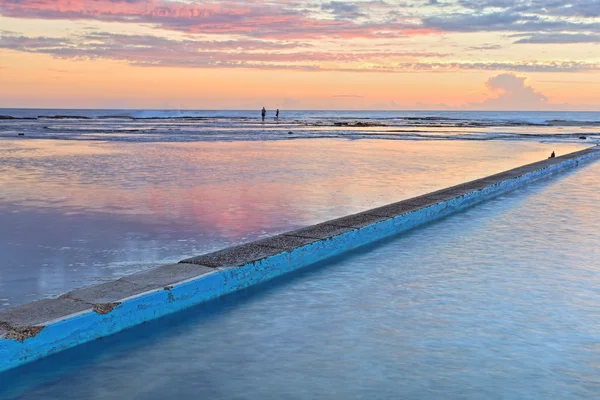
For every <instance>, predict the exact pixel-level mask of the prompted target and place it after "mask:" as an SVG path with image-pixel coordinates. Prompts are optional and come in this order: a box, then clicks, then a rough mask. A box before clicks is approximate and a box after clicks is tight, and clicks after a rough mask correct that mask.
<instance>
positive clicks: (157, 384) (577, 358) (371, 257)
mask: <svg viewBox="0 0 600 400" xmlns="http://www.w3.org/2000/svg"><path fill="white" fill-rule="evenodd" d="M599 174H600V162H596V163H594V164H589V165H587V166H586V167H584V168H580V169H577V170H574V171H573V172H570V173H567V174H564V175H561V176H557V177H554V178H551V179H548V180H545V181H542V182H539V183H536V184H534V185H531V186H529V187H527V188H523V189H521V190H519V191H517V192H513V193H510V194H508V195H504V196H502V197H499V198H496V199H494V200H491V201H488V202H486V203H484V204H482V205H480V206H477V207H475V208H472V209H470V210H468V211H466V212H463V213H460V214H457V215H454V216H452V217H450V218H446V219H444V220H442V221H438V222H437V223H434V224H430V225H428V226H426V227H423V228H422V229H417V230H414V231H412V232H410V233H409V234H405V235H402V236H400V237H398V238H395V239H393V240H389V241H387V242H386V243H383V244H379V245H377V246H372V247H370V248H367V249H363V250H361V251H358V252H354V253H353V254H350V255H347V256H346V257H343V258H339V259H337V260H334V261H329V262H326V263H322V264H321V265H319V266H315V267H313V268H309V269H307V270H305V271H300V272H299V273H295V274H292V275H291V276H286V277H282V278H281V279H279V280H277V281H275V282H272V283H270V284H266V285H262V286H261V287H258V288H254V289H251V290H247V291H245V292H243V293H238V294H235V295H232V296H228V297H226V298H224V299H221V300H218V301H215V302H212V303H209V304H206V305H204V306H201V307H197V308H194V309H192V310H189V311H188V312H184V313H180V314H177V315H174V316H170V317H168V318H165V319H163V320H159V321H154V322H153V323H150V324H147V325H143V326H140V327H138V328H135V329H133V330H130V331H128V332H125V333H123V334H119V335H115V336H113V337H111V338H107V339H105V340H103V341H99V342H96V343H94V344H91V345H86V346H82V347H80V348H77V349H73V350H72V351H69V352H66V353H63V354H61V355H58V356H55V357H51V358H48V359H46V360H43V361H42V362H40V363H37V364H33V365H29V366H27V367H25V368H24V369H21V370H19V371H13V372H12V373H10V374H8V375H0V388H4V392H2V391H1V390H0V397H1V396H2V394H5V395H6V396H9V395H12V396H13V398H16V399H45V398H61V399H80V398H89V399H113V398H139V399H165V398H182V399H183V398H186V399H187V398H210V399H232V398H240V399H242V398H243V399H282V398H286V399H287V398H290V399H332V398H333V399H358V398H362V399H364V398H368V399H371V398H377V399H380V398H390V399H440V398H443V399H446V398H448V399H574V398H581V399H591V398H598V394H599V393H600V379H599V377H600V364H599V363H598V360H599V359H600V351H599V347H598V343H600V318H599V317H600V316H599V313H598V310H599V309H600V235H599V234H598V222H599V221H600V207H598V206H597V204H598V201H599V200H600V197H599V193H600V180H598V175H599ZM3 383H4V385H2V384H3ZM9 383H10V384H9Z"/></svg>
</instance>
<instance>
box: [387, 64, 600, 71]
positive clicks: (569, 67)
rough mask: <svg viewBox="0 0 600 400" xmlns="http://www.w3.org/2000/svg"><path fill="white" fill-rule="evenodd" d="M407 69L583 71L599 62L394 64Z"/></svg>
mask: <svg viewBox="0 0 600 400" xmlns="http://www.w3.org/2000/svg"><path fill="white" fill-rule="evenodd" d="M396 68H397V69H400V70H407V71H426V72H449V71H450V72H451V71H461V70H479V71H513V72H585V71H598V70H600V64H599V63H590V62H583V61H545V62H535V61H534V62H448V63H405V64H399V65H397V66H396Z"/></svg>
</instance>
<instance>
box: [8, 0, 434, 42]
mask: <svg viewBox="0 0 600 400" xmlns="http://www.w3.org/2000/svg"><path fill="white" fill-rule="evenodd" d="M365 4H367V3H365ZM368 6H369V7H370V8H373V7H383V8H386V7H387V3H385V2H377V1H373V2H368ZM324 9H325V10H328V11H330V12H332V13H334V14H335V15H337V16H344V15H345V16H347V17H348V18H350V17H352V16H353V18H354V17H356V16H359V15H363V13H361V12H359V11H358V6H356V7H354V6H352V5H348V4H347V3H344V2H330V3H327V4H326V5H324ZM0 14H1V15H4V16H8V17H15V18H36V19H40V18H41V19H68V20H98V21H112V22H123V23H137V24H140V23H146V24H153V25H154V26H157V27H160V28H162V29H168V30H175V31H182V32H188V33H202V34H238V35H245V36H252V37H262V38H279V39H281V38H304V39H306V38H322V37H327V38H353V37H400V36H404V35H406V34H408V33H410V31H411V30H412V29H418V30H419V31H418V33H422V32H421V30H422V27H419V26H416V25H414V24H406V23H401V22H398V21H392V22H390V21H387V22H386V21H374V20H369V21H364V22H363V23H357V22H355V21H353V20H350V19H346V18H343V19H334V20H331V19H327V18H322V17H318V14H317V13H315V12H307V11H306V5H305V4H304V3H303V2H300V1H290V0H287V1H281V2H277V1H268V0H248V1H244V2H241V1H233V0H229V1H209V2H207V1H201V2H184V1H183V0H180V1H168V0H131V1H124V0H116V1H114V0H19V1H17V0H0ZM374 14H377V13H376V12H374ZM364 15H365V16H366V14H364Z"/></svg>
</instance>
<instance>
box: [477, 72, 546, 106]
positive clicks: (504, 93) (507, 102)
mask: <svg viewBox="0 0 600 400" xmlns="http://www.w3.org/2000/svg"><path fill="white" fill-rule="evenodd" d="M526 81H527V78H526V77H523V76H517V75H515V74H510V73H504V74H500V75H496V76H494V77H491V78H490V79H488V81H487V82H486V83H485V86H486V87H487V89H488V90H489V92H490V93H491V94H493V95H495V97H490V98H488V99H486V100H484V101H483V102H481V103H470V104H469V106H470V108H477V109H488V110H490V109H491V110H543V109H547V108H548V97H546V96H545V95H544V94H542V93H540V92H538V91H536V90H535V89H534V88H532V87H531V86H528V85H527V83H526Z"/></svg>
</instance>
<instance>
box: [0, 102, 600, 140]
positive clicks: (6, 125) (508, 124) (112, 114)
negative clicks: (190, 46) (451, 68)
mask: <svg viewBox="0 0 600 400" xmlns="http://www.w3.org/2000/svg"><path fill="white" fill-rule="evenodd" d="M274 114H275V110H269V111H268V113H267V119H266V121H265V122H264V123H263V122H262V121H261V119H260V110H252V111H226V110H220V111H219V110H216V111H193V110H61V109H56V110H50V109H0V137H15V136H18V135H19V134H22V135H24V136H25V137H27V138H40V139H41V138H44V139H67V140H74V139H76V140H110V141H127V142H193V141H238V140H243V141H249V140H260V141H264V140H289V139H298V138H302V139H316V138H347V139H365V138H369V139H386V140H520V141H528V140H533V141H552V142H557V141H560V142H576V141H579V140H588V141H591V142H594V143H598V142H599V141H600V112H482V111H287V110H281V112H280V118H279V120H275V118H274ZM581 138H585V139H581Z"/></svg>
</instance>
